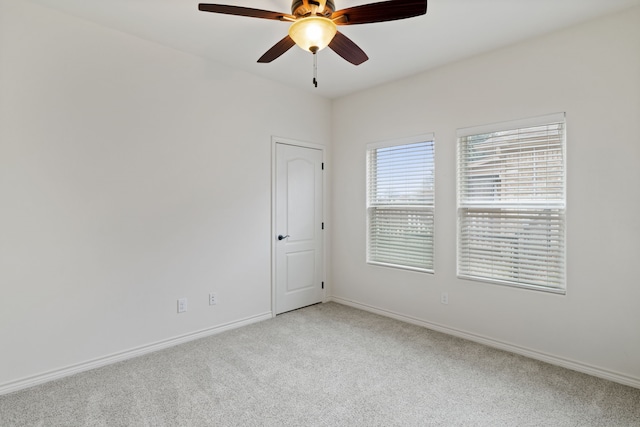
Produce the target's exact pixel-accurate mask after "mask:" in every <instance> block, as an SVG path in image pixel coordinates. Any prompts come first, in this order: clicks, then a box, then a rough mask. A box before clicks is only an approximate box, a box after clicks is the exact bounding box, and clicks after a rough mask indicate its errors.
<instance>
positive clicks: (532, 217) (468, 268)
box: [456, 113, 567, 295]
mask: <svg viewBox="0 0 640 427" xmlns="http://www.w3.org/2000/svg"><path fill="white" fill-rule="evenodd" d="M554 125H559V126H560V127H561V129H560V134H559V135H560V136H559V140H560V143H559V146H560V147H559V151H560V154H559V155H561V159H560V160H559V161H558V160H557V159H556V160H554V163H553V166H552V167H555V168H556V169H557V168H559V167H561V171H560V173H559V174H556V170H555V169H554V172H553V173H552V172H548V171H546V169H544V170H545V172H546V173H547V175H545V179H546V180H545V181H544V183H545V186H547V185H549V183H551V184H552V185H551V186H553V188H554V189H556V192H561V197H560V196H557V195H554V194H553V192H552V191H551V190H549V191H548V192H549V196H546V198H540V200H538V195H536V197H535V198H532V197H528V198H527V197H523V199H524V201H523V202H514V201H513V199H514V196H511V197H509V196H508V194H509V192H510V191H513V188H511V189H510V190H504V191H500V190H496V194H497V193H498V192H500V200H499V201H495V202H493V203H491V202H489V201H487V200H488V199H490V198H491V196H487V193H486V192H485V193H483V194H484V195H483V196H473V195H471V196H469V195H470V194H472V191H473V190H470V189H469V188H470V187H471V185H470V184H469V183H470V182H471V175H470V173H469V170H470V169H471V166H470V163H471V160H470V155H469V151H467V152H465V154H464V155H463V153H462V150H463V148H462V146H463V138H468V137H473V136H478V137H479V136H483V135H488V134H495V133H499V132H519V131H525V130H526V129H530V130H531V129H533V128H537V127H543V126H554ZM547 134H549V132H548V131H547ZM514 140H515V141H517V144H520V146H519V147H520V150H519V152H518V156H517V157H514V158H517V159H518V162H519V161H520V159H523V158H525V155H529V156H532V153H533V157H534V158H535V155H536V154H537V152H536V151H535V148H534V149H531V148H530V147H527V145H526V144H527V143H526V142H524V139H521V138H520V136H518V137H517V139H516V138H514V139H511V140H509V139H508V140H507V142H506V143H505V146H506V144H507V143H508V144H512V145H509V147H512V146H515V145H517V144H514V143H513V141H514ZM465 143H466V142H465ZM494 146H495V147H501V148H503V149H504V146H501V145H499V144H498V143H495V144H494ZM521 147H525V148H526V149H522V148H521ZM465 148H468V147H467V146H465ZM527 150H529V151H527ZM566 150H567V138H566V114H565V113H555V114H548V115H544V116H539V117H532V118H527V119H522V120H514V121H508V122H501V123H495V124H490V125H482V126H474V127H469V128H461V129H458V131H457V141H456V201H457V206H456V216H457V223H456V269H457V271H456V273H457V277H458V278H460V279H466V280H473V281H479V282H488V283H493V284H498V285H506V286H510V287H516V288H524V289H532V290H538V291H544V292H551V293H556V294H563V295H564V294H566V288H567V256H566V252H567V244H566V240H567V239H566V235H567V234H566V233H567V226H566V218H567V216H566V209H567V192H566V183H567V167H566V165H567V160H566V158H567V156H566ZM556 151H557V149H555V151H554V152H556ZM497 152H498V155H497V156H496V157H497V159H499V161H502V162H504V164H505V165H511V166H512V165H513V161H512V160H511V158H509V159H508V160H505V159H507V157H508V155H506V154H503V155H500V151H499V150H498V151H497ZM551 152H552V150H551V149H549V150H548V151H545V152H544V153H545V155H547V153H551ZM525 153H526V154H525ZM557 155H558V154H557V153H556V156H557ZM465 161H466V163H464V162H465ZM550 163H551V162H550ZM525 164H526V165H527V166H526V167H521V169H522V168H524V169H526V168H532V172H530V173H532V174H533V175H534V176H536V177H537V175H536V174H537V172H536V168H537V167H538V166H537V164H536V162H535V160H534V161H533V162H532V161H531V160H529V163H526V162H525ZM532 165H533V166H532ZM518 166H520V165H519V164H518ZM503 167H504V166H503ZM547 167H548V166H547V165H546V164H545V166H544V168H547ZM552 167H549V169H552ZM486 170H488V171H492V168H486ZM495 170H497V168H493V171H495ZM465 172H466V173H467V174H466V175H464V174H465ZM483 173H486V172H483ZM517 174H520V169H518V170H517ZM487 176H489V175H487ZM479 177H480V175H479V174H478V175H476V179H478V178H479ZM518 177H519V178H520V175H518ZM553 179H556V180H557V179H559V180H560V181H561V183H560V184H557V183H556V182H554V181H552V180H553ZM514 181H517V179H515V180H513V179H512V180H511V181H509V185H512V186H513V185H514V184H513V182H514ZM537 182H538V181H536V180H534V181H533V184H531V183H530V182H525V184H524V185H516V186H515V187H514V188H515V189H516V193H519V192H525V193H526V192H527V191H529V192H531V191H533V190H532V188H533V189H535V188H537ZM488 184H489V179H488V178H487V179H486V180H485V183H484V184H481V185H478V187H477V188H478V189H480V190H486V189H487V188H489V185H488ZM463 186H464V188H463ZM551 186H550V187H551ZM480 187H481V188H480ZM498 187H499V185H498ZM463 193H464V194H463ZM504 194H507V196H504ZM465 195H467V198H465ZM503 197H504V198H505V199H510V200H509V201H508V202H505V201H504V200H502V198H503ZM483 199H487V200H483ZM474 200H475V201H474ZM473 215H475V219H473V217H472V216H473ZM468 218H472V219H471V220H469V219H468ZM474 221H475V222H474ZM470 223H471V224H475V225H474V227H471V226H470V225H469V224H470ZM496 223H497V224H498V225H494V224H496ZM478 224H481V225H484V226H486V228H485V229H484V231H482V232H481V233H480V232H478V231H474V230H473V228H476V229H479V228H480V227H481V225H478ZM505 224H508V225H509V226H512V227H514V228H515V229H516V230H518V233H519V234H518V233H516V234H518V236H524V237H518V241H517V242H515V243H514V244H512V246H514V245H515V246H514V247H517V249H513V252H509V251H510V249H509V245H508V244H506V245H505V246H502V247H501V246H500V245H501V244H504V242H505V241H506V240H507V239H506V238H505V237H504V236H505V234H506V233H504V232H505V230H506V229H507V225H505ZM545 226H546V228H544V227H545ZM464 227H466V228H465V229H464V230H463V228H464ZM534 227H541V228H542V229H543V230H544V232H545V233H546V234H544V235H543V236H545V237H544V238H543V239H542V240H544V239H545V238H546V239H547V241H548V242H549V243H548V244H547V247H546V249H544V251H543V255H542V258H544V259H545V260H546V261H543V262H538V261H537V260H529V259H527V258H528V257H527V255H523V253H524V254H527V252H526V251H528V250H530V249H531V247H532V246H533V244H534V243H532V242H533V241H534V237H535V236H534V234H536V231H532V230H534ZM522 230H529V231H524V232H523V231H522ZM538 230H539V229H538ZM498 232H503V233H504V234H497V233H498ZM463 233H464V237H463ZM473 233H475V234H473ZM481 234H482V236H483V238H484V237H485V236H489V237H487V240H493V241H495V242H496V243H492V244H487V243H483V245H485V246H484V250H485V251H486V252H487V253H490V255H487V258H490V260H489V261H488V262H487V265H491V267H490V268H491V271H488V270H489V269H490V268H489V267H484V272H483V271H482V270H483V268H482V267H479V266H478V265H479V264H478V262H477V261H478V260H480V259H481V258H482V257H483V256H482V255H470V254H471V253H472V252H473V251H472V243H471V242H472V240H474V239H479V238H478V236H479V235H481ZM521 239H522V240H524V243H521V242H520V240H521ZM551 241H553V245H552V244H551ZM465 243H466V244H467V246H464V245H465ZM521 246H522V247H524V248H525V249H521ZM509 253H510V255H507V254H509ZM558 254H559V258H554V255H558ZM465 257H466V258H465ZM463 258H464V260H463ZM523 258H524V259H525V260H526V261H525V262H520V261H521V260H522V259H523ZM514 259H515V260H514ZM500 260H501V261H502V262H496V261H500ZM550 260H553V261H550ZM472 261H476V263H475V266H472V264H473V262H472ZM494 263H495V265H497V267H495V270H499V269H500V268H502V269H503V270H502V272H497V273H496V272H494ZM536 265H544V268H542V267H536ZM558 266H559V267H558ZM523 267H525V268H529V270H528V271H533V273H530V274H529V273H528V274H527V275H526V277H525V278H524V279H523V277H522V276H525V275H524V274H523V275H522V276H521V274H520V270H524V269H523ZM534 267H535V268H534ZM508 268H514V269H515V270H517V272H512V273H504V271H508ZM542 272H545V273H546V274H547V277H551V276H553V277H552V278H551V280H548V282H547V283H545V284H540V283H534V282H536V280H535V279H533V278H532V276H533V275H536V274H538V275H540V276H541V277H542V276H543V274H542ZM483 273H484V274H483ZM500 275H504V276H508V275H511V277H510V278H505V277H498V276H500ZM527 280H528V281H527Z"/></svg>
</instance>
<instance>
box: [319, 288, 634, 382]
mask: <svg viewBox="0 0 640 427" xmlns="http://www.w3.org/2000/svg"><path fill="white" fill-rule="evenodd" d="M328 299H329V300H330V301H334V302H336V303H338V304H344V305H348V306H350V307H354V308H358V309H361V310H364V311H368V312H371V313H375V314H379V315H381V316H385V317H391V318H393V319H396V320H400V321H402V322H406V323H411V324H414V325H418V326H422V327H425V328H427V329H432V330H434V331H438V332H442V333H445V334H448V335H452V336H455V337H459V338H464V339H466V340H469V341H473V342H477V343H480V344H484V345H487V346H489V347H493V348H497V349H500V350H505V351H508V352H511V353H515V354H519V355H521V356H526V357H529V358H531V359H536V360H540V361H542V362H546V363H550V364H552V365H557V366H561V367H563V368H567V369H571V370H573V371H577V372H582V373H584V374H588V375H593V376H594V377H598V378H603V379H605V380H609V381H613V382H616V383H620V384H624V385H628V386H630V387H635V388H639V389H640V378H634V377H630V376H628V375H624V374H620V373H618V372H613V371H608V370H606V369H602V368H598V367H596V366H591V365H588V364H585V363H582V362H578V361H575V360H569V359H565V358H562V357H558V356H554V355H551V354H547V353H542V352H539V351H536V350H531V349H528V348H524V347H519V346H516V345H513V344H509V343H506V342H503V341H498V340H495V339H493V338H489V337H485V336H482V335H477V334H473V333H470V332H465V331H462V330H459V329H455V328H450V327H448V326H444V325H440V324H437V323H432V322H428V321H426V320H422V319H418V318H415V317H411V316H406V315H404V314H400V313H396V312H393V311H390V310H386V309H382V308H378V307H373V306H371V305H367V304H363V303H360V302H357V301H351V300H348V299H344V298H340V297H335V296H333V297H330V298H328Z"/></svg>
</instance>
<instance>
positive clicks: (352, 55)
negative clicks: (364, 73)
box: [329, 31, 369, 65]
mask: <svg viewBox="0 0 640 427" xmlns="http://www.w3.org/2000/svg"><path fill="white" fill-rule="evenodd" d="M329 47H330V48H331V50H333V51H334V52H335V53H337V54H338V55H340V56H341V57H343V58H344V59H346V60H347V61H349V62H351V63H352V64H353V65H360V64H362V63H363V62H364V61H366V60H367V59H369V57H368V56H367V54H366V53H364V51H363V50H362V49H360V48H359V47H358V45H357V44H355V43H354V42H353V41H351V39H350V38H349V37H347V36H345V35H344V34H342V33H341V32H340V31H338V32H337V33H336V35H335V36H334V37H333V40H331V43H329Z"/></svg>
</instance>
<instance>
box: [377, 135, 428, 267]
mask: <svg viewBox="0 0 640 427" xmlns="http://www.w3.org/2000/svg"><path fill="white" fill-rule="evenodd" d="M433 156H434V149H433V135H422V136H419V137H414V138H410V139H404V140H397V141H387V142H382V143H376V144H369V145H367V229H368V235H367V262H368V263H370V264H379V265H385V266H390V267H400V268H405V269H410V270H418V271H427V272H433V211H434V197H433V196H434V188H433V185H434V164H433Z"/></svg>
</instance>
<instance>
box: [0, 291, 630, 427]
mask: <svg viewBox="0 0 640 427" xmlns="http://www.w3.org/2000/svg"><path fill="white" fill-rule="evenodd" d="M0 425H1V426H3V427H6V426H47V427H49V426H85V425H86V426H554V427H556V426H580V427H582V426H616V427H619V426H636V427H637V426H640V390H638V389H634V388H631V387H627V386H623V385H620V384H616V383H612V382H609V381H606V380H602V379H598V378H594V377H591V376H588V375H585V374H581V373H577V372H573V371H569V370H566V369H563V368H559V367H556V366H552V365H548V364H545V363H542V362H538V361H534V360H531V359H527V358H525V357H522V356H518V355H514V354H511V353H507V352H503V351H500V350H495V349H492V348H489V347H485V346H482V345H480V344H475V343H472V342H468V341H465V340H462V339H458V338H454V337H450V336H448V335H445V334H441V333H438V332H433V331H430V330H427V329H424V328H421V327H419V326H414V325H410V324H406V323H402V322H399V321H396V320H393V319H388V318H385V317H381V316H378V315H375V314H371V313H367V312H363V311H360V310H357V309H353V308H350V307H346V306H343V305H339V304H336V303H328V304H320V305H315V306H312V307H307V308H305V309H302V310H298V311H294V312H290V313H285V314H282V315H280V316H278V317H276V318H275V319H272V320H268V321H265V322H261V323H257V324H253V325H250V326H246V327H243V328H240V329H235V330H232V331H228V332H225V333H222V334H219V335H215V336H211V337H208V338H204V339H201V340H197V341H193V342H190V343H187V344H184V345H180V346H177V347H173V348H170V349H167V350H163V351H160V352H156V353H153V354H149V355H146V356H142V357H139V358H136V359H131V360H128V361H125V362H121V363H117V364H114V365H110V366H107V367H103V368H100V369H96V370H93V371H90V372H85V373H82V374H78V375H75V376H72V377H68V378H65V379H62V380H58V381H54V382H50V383H47V384H43V385H40V386H37V387H33V388H31V389H27V390H23V391H19V392H16V393H12V394H9V395H5V396H0Z"/></svg>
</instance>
